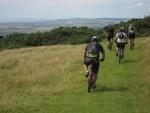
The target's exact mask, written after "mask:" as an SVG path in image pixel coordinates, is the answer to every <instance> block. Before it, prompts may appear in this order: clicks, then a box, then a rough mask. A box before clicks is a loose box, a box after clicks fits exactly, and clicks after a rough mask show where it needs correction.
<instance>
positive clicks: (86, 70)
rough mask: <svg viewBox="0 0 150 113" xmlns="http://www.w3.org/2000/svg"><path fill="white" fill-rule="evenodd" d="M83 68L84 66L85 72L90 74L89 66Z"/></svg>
mask: <svg viewBox="0 0 150 113" xmlns="http://www.w3.org/2000/svg"><path fill="white" fill-rule="evenodd" d="M83 66H84V69H85V72H86V73H88V72H89V70H88V65H86V64H84V65H83Z"/></svg>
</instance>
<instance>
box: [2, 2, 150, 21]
mask: <svg viewBox="0 0 150 113" xmlns="http://www.w3.org/2000/svg"><path fill="white" fill-rule="evenodd" d="M146 15H150V0H0V21H11V20H14V19H51V20H54V19H66V18H141V17H144V16H146Z"/></svg>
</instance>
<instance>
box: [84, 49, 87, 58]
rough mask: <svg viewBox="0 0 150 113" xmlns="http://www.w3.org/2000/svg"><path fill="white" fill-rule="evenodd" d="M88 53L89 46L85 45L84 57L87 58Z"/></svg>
mask: <svg viewBox="0 0 150 113" xmlns="http://www.w3.org/2000/svg"><path fill="white" fill-rule="evenodd" d="M86 55H87V46H86V47H85V51H84V54H83V57H84V59H85V58H86Z"/></svg>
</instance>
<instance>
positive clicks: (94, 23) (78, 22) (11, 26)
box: [0, 18, 129, 36]
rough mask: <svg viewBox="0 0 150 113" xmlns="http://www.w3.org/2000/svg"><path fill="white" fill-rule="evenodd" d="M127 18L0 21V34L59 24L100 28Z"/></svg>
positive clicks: (33, 30)
mask: <svg viewBox="0 0 150 113" xmlns="http://www.w3.org/2000/svg"><path fill="white" fill-rule="evenodd" d="M128 20H129V19H128V18H93V19H92V18H73V19H58V20H41V21H40V20H35V21H34V20H32V21H29V20H25V19H22V20H16V21H14V20H13V21H12V22H11V21H10V22H0V35H1V36H6V35H8V34H12V33H14V32H18V33H31V32H45V31H49V30H51V29H54V28H58V27H60V26H63V27H72V26H76V27H81V26H87V27H89V28H95V29H97V28H102V27H104V26H106V25H108V24H117V23H120V22H126V21H128Z"/></svg>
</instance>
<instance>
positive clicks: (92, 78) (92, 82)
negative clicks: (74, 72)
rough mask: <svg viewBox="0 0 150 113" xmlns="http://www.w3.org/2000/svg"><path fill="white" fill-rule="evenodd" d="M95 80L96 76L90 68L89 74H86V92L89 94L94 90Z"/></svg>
mask: <svg viewBox="0 0 150 113" xmlns="http://www.w3.org/2000/svg"><path fill="white" fill-rule="evenodd" d="M100 61H101V62H103V61H104V59H101V60H100ZM96 79H97V74H95V73H94V72H93V70H92V68H91V70H90V72H89V74H88V92H89V93H90V92H91V89H95V88H96V84H95V82H96Z"/></svg>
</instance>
